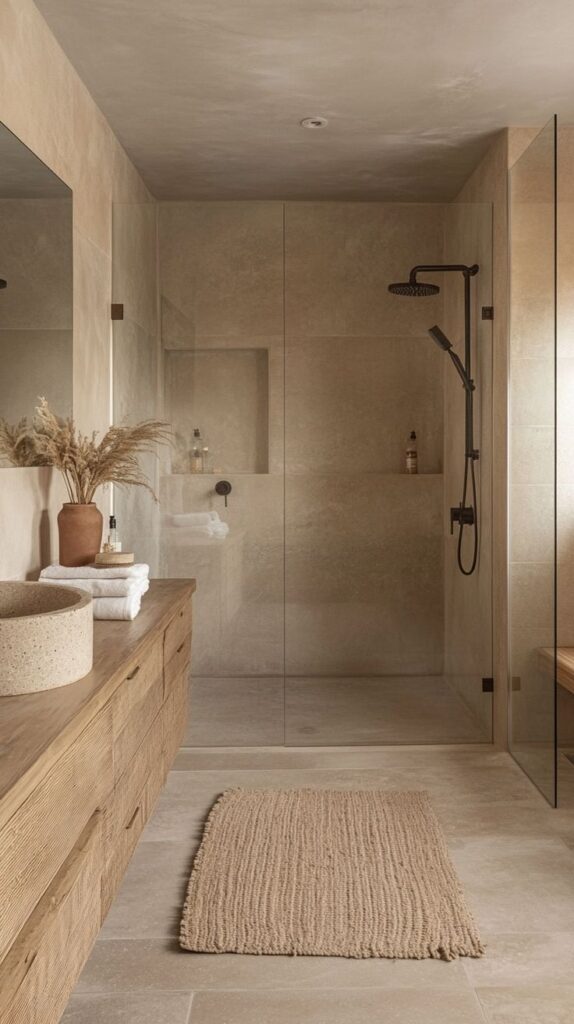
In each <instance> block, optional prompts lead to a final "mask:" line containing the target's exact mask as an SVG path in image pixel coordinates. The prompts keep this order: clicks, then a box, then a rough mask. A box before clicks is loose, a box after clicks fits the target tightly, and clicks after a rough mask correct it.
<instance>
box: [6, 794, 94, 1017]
mask: <svg viewBox="0 0 574 1024" xmlns="http://www.w3.org/2000/svg"><path fill="white" fill-rule="evenodd" d="M101 871H102V816H101V814H100V813H99V812H96V813H95V814H94V815H93V816H92V817H91V818H90V820H89V822H88V824H87V825H86V827H85V829H84V831H83V832H82V834H81V836H80V838H79V840H78V842H77V843H76V845H75V846H74V847H73V849H72V851H71V853H70V854H69V856H68V857H67V859H66V860H65V862H64V863H63V865H62V867H61V868H60V870H59V871H58V873H57V875H56V876H55V878H54V879H53V880H52V882H51V884H50V886H49V887H48V889H47V890H46V892H45V893H44V895H43V896H42V898H41V899H40V901H39V903H38V904H37V906H36V907H35V909H34V910H33V911H32V914H31V915H30V917H29V918H28V920H27V921H26V923H25V925H24V927H23V928H22V930H21V932H20V934H19V935H18V937H17V938H16V940H15V942H14V944H13V946H12V948H11V949H10V952H9V953H8V954H7V956H6V958H5V959H4V961H3V962H2V964H1V965H0V1020H1V1021H2V1024H57V1022H58V1021H59V1020H60V1017H61V1015H62V1013H63V1011H64V1009H65V1006H66V1003H67V1001H68V998H69V995H70V992H71V991H72V989H73V987H74V985H75V982H76V979H77V977H78V974H79V973H80V971H81V969H82V967H83V966H84V963H85V961H86V960H87V958H88V956H89V953H90V950H91V948H92V946H93V943H94V941H95V938H96V935H97V933H98V930H99V928H100V876H101Z"/></svg>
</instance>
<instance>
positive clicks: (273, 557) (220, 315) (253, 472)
mask: <svg viewBox="0 0 574 1024" xmlns="http://www.w3.org/2000/svg"><path fill="white" fill-rule="evenodd" d="M159 267H160V301H161V356H160V359H161V368H162V374H163V394H164V415H165V418H166V419H167V420H168V421H169V422H170V423H171V425H172V428H173V431H174V435H175V444H174V446H173V448H172V449H171V450H170V451H169V452H167V453H166V458H165V460H164V463H163V466H162V473H161V482H160V494H161V552H160V554H161V568H162V575H164V576H169V577H174V576H180V577H182V576H183V577H194V578H195V579H196V580H197V599H196V600H195V602H194V639H193V691H192V706H193V715H192V716H191V724H190V731H189V734H188V737H187V742H188V743H189V744H191V745H195V746H202V745H208V746H209V745H218V746H238V745H239V746H250V745H262V746H266V745H276V744H282V743H283V739H284V731H283V664H284V655H283V630H284V617H283V561H284V550H283V204H282V203H258V202H252V203H234V202H230V203H225V202H223V203H193V202H189V203H187V202H182V203H160V204H159Z"/></svg>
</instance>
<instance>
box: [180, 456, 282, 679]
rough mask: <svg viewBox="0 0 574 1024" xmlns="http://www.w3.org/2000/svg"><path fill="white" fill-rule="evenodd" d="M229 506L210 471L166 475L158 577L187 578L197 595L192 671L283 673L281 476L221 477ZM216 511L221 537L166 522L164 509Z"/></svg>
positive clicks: (208, 673)
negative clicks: (223, 530) (223, 528)
mask: <svg viewBox="0 0 574 1024" xmlns="http://www.w3.org/2000/svg"><path fill="white" fill-rule="evenodd" d="M227 478H228V479H229V481H230V483H231V485H232V488H233V490H232V492H231V495H230V497H229V503H228V507H227V508H225V506H224V503H223V499H222V498H221V497H219V496H218V495H217V494H216V493H215V490H214V487H215V482H216V480H217V479H218V477H217V476H215V475H200V474H198V475H196V476H194V475H192V474H188V475H183V474H182V475H168V476H165V477H164V478H163V479H162V482H161V498H162V510H163V511H164V512H165V513H166V521H165V523H164V526H163V529H162V575H164V576H176V577H178V576H193V577H195V578H196V579H197V584H198V593H201V600H198V601H197V602H196V610H195V613H194V615H195V620H194V651H193V665H194V673H195V674H196V675H198V676H240V675H256V676H273V675H281V674H282V673H283V661H284V659H283V628H284V627H283V563H284V550H283V477H282V476H280V475H266V474H248V473H244V474H240V473H237V474H227ZM209 509H216V510H217V511H218V512H219V513H220V516H221V518H222V519H223V520H224V521H225V522H227V523H228V524H229V527H230V531H229V534H228V536H227V537H226V538H225V539H224V540H217V539H213V538H209V537H206V538H203V537H199V538H198V537H197V536H196V535H194V534H192V533H190V532H189V530H188V529H186V528H185V527H174V526H171V525H170V518H169V517H170V514H173V513H179V512H202V511H206V510H209Z"/></svg>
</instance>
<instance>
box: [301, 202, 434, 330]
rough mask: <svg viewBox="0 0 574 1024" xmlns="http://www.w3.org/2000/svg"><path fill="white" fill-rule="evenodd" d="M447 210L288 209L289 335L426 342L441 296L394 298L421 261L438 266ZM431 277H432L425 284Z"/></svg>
mask: <svg viewBox="0 0 574 1024" xmlns="http://www.w3.org/2000/svg"><path fill="white" fill-rule="evenodd" d="M442 227H443V207H442V206H441V205H440V204H435V205H418V204H416V205H415V204H413V205H408V204H392V203H327V202H324V203H289V204H288V205H287V206H286V209H285V275H286V279H285V289H286V310H285V317H286V329H287V333H288V336H291V335H293V334H297V335H307V336H309V335H315V336H317V335H319V336H323V337H333V336H335V335H339V336H345V337H348V336H358V337H365V336H367V335H370V336H372V337H376V338H380V337H381V335H382V334H386V335H390V336H391V337H399V336H402V335H406V336H409V337H413V336H414V337H419V338H420V337H421V336H426V332H427V330H428V327H429V326H432V324H433V323H436V322H438V320H439V319H440V311H441V310H442V297H441V296H440V295H437V296H433V297H431V298H428V299H425V301H424V303H422V305H421V304H419V303H417V302H413V301H410V302H409V301H408V300H407V299H405V298H404V297H403V296H400V295H399V296H397V295H391V294H390V293H389V292H388V290H387V286H388V285H389V284H390V282H391V281H404V280H405V276H406V275H408V272H409V270H410V269H411V267H413V266H414V265H415V264H417V263H440V262H441V256H442ZM428 279H429V280H431V279H432V275H431V276H430V277H429V278H428Z"/></svg>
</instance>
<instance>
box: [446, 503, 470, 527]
mask: <svg viewBox="0 0 574 1024" xmlns="http://www.w3.org/2000/svg"><path fill="white" fill-rule="evenodd" d="M455 523H458V524H459V526H474V509H473V507H472V505H465V506H463V505H455V506H454V508H451V510H450V532H451V534H453V533H454V524H455Z"/></svg>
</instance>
